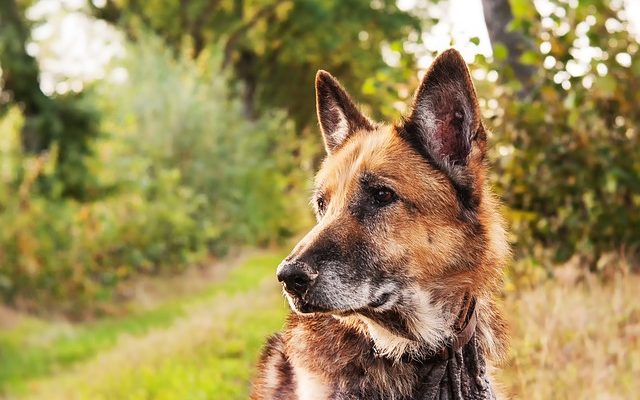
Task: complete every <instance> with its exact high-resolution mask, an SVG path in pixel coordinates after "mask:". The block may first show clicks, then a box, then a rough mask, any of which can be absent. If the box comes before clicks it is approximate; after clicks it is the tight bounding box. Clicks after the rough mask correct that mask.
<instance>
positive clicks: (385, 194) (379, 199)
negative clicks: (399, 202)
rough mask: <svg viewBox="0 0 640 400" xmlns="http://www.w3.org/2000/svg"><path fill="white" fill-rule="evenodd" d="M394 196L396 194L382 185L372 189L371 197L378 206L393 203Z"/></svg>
mask: <svg viewBox="0 0 640 400" xmlns="http://www.w3.org/2000/svg"><path fill="white" fill-rule="evenodd" d="M396 198H397V196H396V194H395V193H394V192H393V190H391V189H388V188H384V187H382V188H375V189H373V199H374V200H375V201H376V203H377V204H378V206H380V207H382V206H386V205H387V204H390V203H393V202H394V201H395V200H396Z"/></svg>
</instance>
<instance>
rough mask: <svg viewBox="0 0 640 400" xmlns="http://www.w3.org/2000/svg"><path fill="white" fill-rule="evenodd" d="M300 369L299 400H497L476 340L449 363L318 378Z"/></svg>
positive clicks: (297, 373)
mask: <svg viewBox="0 0 640 400" xmlns="http://www.w3.org/2000/svg"><path fill="white" fill-rule="evenodd" d="M293 364H294V368H293V370H294V374H295V378H294V380H295V382H296V386H295V387H296V394H295V395H296V397H295V398H296V399H299V400H310V399H314V400H360V399H367V400H387V399H393V400H439V399H447V400H469V399H471V400H495V399H496V396H495V393H494V391H493V389H492V387H491V383H490V381H489V378H488V375H487V372H486V367H485V361H484V359H483V358H482V356H481V355H480V354H478V351H477V343H476V340H475V338H473V340H472V341H471V342H470V343H469V344H468V345H467V346H465V347H464V348H463V349H460V350H458V351H457V352H456V353H455V354H453V356H452V357H451V358H450V359H448V360H437V361H429V362H425V363H421V364H410V365H404V366H403V365H391V366H389V365H385V366H381V365H380V364H378V365H376V364H374V363H370V364H369V365H368V367H367V366H365V365H360V366H355V365H353V366H351V368H343V369H341V370H334V371H329V370H326V371H323V372H312V371H311V370H310V369H308V368H305V367H303V366H302V365H300V364H298V365H295V364H296V363H293Z"/></svg>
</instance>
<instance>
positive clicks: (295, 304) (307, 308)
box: [285, 293, 332, 315]
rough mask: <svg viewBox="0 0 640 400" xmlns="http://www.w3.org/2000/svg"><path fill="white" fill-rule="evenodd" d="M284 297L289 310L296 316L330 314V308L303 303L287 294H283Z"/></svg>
mask: <svg viewBox="0 0 640 400" xmlns="http://www.w3.org/2000/svg"><path fill="white" fill-rule="evenodd" d="M285 297H286V298H287V301H288V302H289V306H290V307H291V310H292V311H293V312H295V313H296V314H300V315H311V314H315V313H330V312H331V311H332V310H331V308H328V307H323V306H320V305H316V304H313V303H310V302H308V301H304V300H302V299H301V298H299V297H297V296H293V295H290V294H289V293H285Z"/></svg>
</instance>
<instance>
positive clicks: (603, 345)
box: [497, 275, 640, 400]
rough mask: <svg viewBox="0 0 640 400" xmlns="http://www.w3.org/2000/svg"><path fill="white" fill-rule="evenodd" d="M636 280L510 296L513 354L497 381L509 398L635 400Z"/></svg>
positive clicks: (638, 365) (639, 317)
mask: <svg viewBox="0 0 640 400" xmlns="http://www.w3.org/2000/svg"><path fill="white" fill-rule="evenodd" d="M639 292H640V277H639V276H633V275H627V276H618V277H616V278H614V279H613V280H612V281H610V282H608V283H607V284H603V283H601V282H599V281H598V280H596V279H595V278H593V277H586V279H583V280H582V281H581V282H579V283H562V282H560V281H557V280H556V281H552V282H547V283H546V284H543V285H542V286H539V287H538V288H536V289H533V290H529V291H525V292H522V293H519V294H514V295H512V296H510V297H509V298H508V299H507V301H506V303H507V304H506V305H507V314H508V315H509V317H510V319H511V323H512V335H511V336H512V341H511V354H510V357H509V359H508V360H507V362H506V363H505V364H504V365H503V366H502V369H501V370H500V371H499V372H498V373H497V378H498V381H500V382H501V383H502V384H503V385H504V389H505V392H506V393H507V394H508V395H509V396H510V397H512V398H520V399H531V400H536V399H634V398H635V399H637V398H639V396H640V293H639Z"/></svg>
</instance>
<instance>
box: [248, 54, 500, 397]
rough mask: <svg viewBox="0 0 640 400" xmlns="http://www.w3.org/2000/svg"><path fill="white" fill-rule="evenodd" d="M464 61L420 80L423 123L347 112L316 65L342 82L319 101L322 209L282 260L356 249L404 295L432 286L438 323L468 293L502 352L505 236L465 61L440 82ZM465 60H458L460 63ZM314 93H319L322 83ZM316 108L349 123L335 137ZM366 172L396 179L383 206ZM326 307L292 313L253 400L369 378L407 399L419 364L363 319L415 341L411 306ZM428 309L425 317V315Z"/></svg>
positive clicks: (363, 383) (482, 333)
mask: <svg viewBox="0 0 640 400" xmlns="http://www.w3.org/2000/svg"><path fill="white" fill-rule="evenodd" d="M460 60H461V58H460V57H459V55H457V53H456V54H445V55H443V56H441V57H440V58H439V59H438V60H437V61H436V62H435V63H434V66H432V68H431V71H430V72H428V73H427V75H426V76H427V77H426V78H425V80H424V81H423V84H422V85H421V88H420V89H419V90H418V94H417V96H416V104H415V105H414V107H415V108H414V110H418V109H419V107H435V108H434V109H435V110H436V112H435V116H436V118H435V121H436V122H435V125H434V126H433V129H432V128H431V127H429V128H428V129H425V128H424V127H422V128H420V127H419V124H422V123H428V122H424V121H429V115H426V116H424V118H423V119H422V120H421V119H420V118H421V116H418V115H415V114H416V113H418V112H419V110H418V111H414V112H413V113H412V115H411V116H410V117H409V119H408V120H407V121H404V122H402V123H399V124H396V125H376V124H374V123H371V122H370V121H369V120H368V119H367V118H366V117H364V116H363V117H362V118H360V117H355V118H354V117H353V113H354V112H355V111H354V110H355V108H354V106H353V103H351V101H350V99H349V98H348V96H347V97H345V96H346V94H343V91H341V87H340V86H339V85H338V84H337V82H335V81H334V80H330V82H329V83H327V82H326V80H327V79H329V78H328V77H325V76H321V75H320V74H319V77H318V83H317V90H319V91H320V92H321V91H322V88H323V86H324V87H326V86H328V87H330V88H331V90H333V91H335V90H338V92H337V93H339V96H337V97H331V96H329V97H328V98H326V99H325V101H324V102H325V103H328V104H329V105H328V106H327V105H326V104H325V105H324V106H322V105H321V104H320V100H319V118H320V122H321V126H322V127H323V130H324V133H325V143H326V144H327V150H328V152H329V156H328V157H327V158H326V159H325V161H324V162H323V164H322V167H321V169H320V171H319V172H318V174H317V177H316V181H315V182H316V199H321V201H320V200H319V201H317V202H316V203H317V204H318V207H317V208H323V209H317V210H316V211H317V213H318V215H319V216H318V224H317V225H316V226H315V227H314V228H313V229H312V230H311V232H309V234H307V235H306V236H305V237H304V238H303V239H302V241H301V242H300V243H299V244H298V245H297V246H296V248H295V249H294V250H293V251H292V253H291V255H290V256H289V257H287V259H286V260H285V262H292V260H305V261H304V262H306V263H309V264H313V263H314V262H316V263H319V262H320V261H317V260H319V259H322V260H324V258H323V257H329V258H331V259H332V260H333V259H334V258H338V259H341V257H342V258H345V257H347V255H349V254H352V253H354V252H362V253H363V254H364V255H363V256H362V257H365V258H366V259H367V260H371V261H370V262H371V264H372V265H375V266H376V274H379V275H380V276H382V277H392V279H394V282H400V283H398V285H400V286H399V287H400V289H398V292H399V294H398V296H400V298H401V299H408V298H410V294H408V293H409V290H410V288H416V287H417V288H420V291H421V292H420V293H429V294H430V300H429V301H430V302H431V303H433V304H437V306H436V305H434V307H436V308H435V309H437V310H440V311H442V313H443V315H444V316H445V319H444V320H443V321H446V322H441V323H443V324H444V323H446V324H450V325H453V324H455V323H456V322H457V321H455V318H453V319H452V317H451V316H456V315H458V314H459V313H460V309H461V307H462V306H463V302H464V299H465V298H466V296H468V295H471V296H474V297H475V298H476V299H477V315H478V327H477V331H476V337H477V341H478V344H479V348H480V349H481V352H482V354H483V355H484V356H486V357H488V358H490V359H494V360H496V359H499V358H500V357H501V356H502V355H503V354H504V351H505V348H506V341H507V340H506V339H507V327H506V323H505V321H504V318H503V317H502V314H501V312H500V309H499V308H498V307H497V305H496V302H495V294H496V291H497V289H498V286H499V284H500V279H501V270H502V267H503V264H504V262H505V260H506V259H507V257H508V246H507V244H506V238H505V231H504V228H503V221H502V218H501V216H500V214H499V211H498V210H499V204H498V202H497V200H496V199H495V198H494V197H493V195H492V194H491V191H490V189H489V186H488V184H487V182H486V175H487V167H486V165H485V164H486V163H485V149H486V142H485V140H486V133H485V130H484V127H483V126H482V123H481V121H480V118H479V112H478V110H477V107H478V106H477V100H476V97H475V91H474V89H473V85H472V82H471V79H470V77H469V74H468V72H466V73H463V74H462V78H461V79H458V80H456V81H455V82H453V81H452V82H453V83H451V84H450V85H451V86H450V87H448V86H447V85H449V83H448V81H449V80H450V78H448V76H447V74H445V73H443V72H447V68H448V69H456V68H460V65H459V63H460ZM438 63H440V64H438ZM447 63H449V64H451V65H449V64H447ZM456 63H457V64H456ZM443 68H444V71H443V70H442V69H443ZM463 68H464V71H466V66H464V67H463ZM454 72H457V71H454ZM336 85H337V86H336ZM454 85H457V86H455V87H454ZM335 87H337V88H338V89H335ZM450 93H453V95H454V96H455V95H456V94H455V93H458V94H459V93H462V95H461V96H463V98H464V99H466V98H468V99H469V100H470V101H469V102H468V103H464V104H463V103H460V106H459V108H456V107H458V106H457V105H456V104H458V103H456V102H455V101H450V98H449V97H447V96H450V95H451V94H450ZM429 96H431V97H429ZM318 97H319V98H323V95H322V93H319V95H318ZM335 98H337V100H334V99H335ZM332 101H334V102H335V101H337V103H336V104H333V103H331V102H332ZM421 101H424V102H425V104H421ZM341 104H346V109H347V112H344V111H342V112H338V111H336V110H340V108H339V107H341ZM323 107H329V108H328V110H329V112H332V113H333V114H329V115H328V116H327V115H324V120H325V122H326V121H329V122H330V124H331V125H330V127H329V128H332V129H340V127H342V128H343V129H346V130H345V131H341V132H338V134H337V136H336V137H331V134H332V132H331V131H330V129H326V127H327V125H326V123H325V124H324V125H323V111H326V110H325V109H323ZM335 107H338V108H335ZM465 107H466V108H465ZM344 109H345V108H344V107H343V108H342V110H344ZM469 110H471V111H469ZM438 113H441V114H438ZM345 115H351V117H350V118H351V119H352V120H353V119H355V121H356V123H348V124H343V125H340V124H341V120H340V118H341V117H345ZM460 115H462V117H460ZM347 117H348V116H347ZM470 117H471V118H470ZM345 118H346V117H345ZM458 119H460V120H461V121H462V122H460V123H468V124H469V128H468V131H469V132H471V134H472V136H470V138H465V137H462V136H460V135H456V134H452V133H451V132H452V130H456V132H458V131H460V132H462V131H463V130H464V129H463V128H458V126H461V125H459V124H460V123H459V122H458ZM411 124H414V125H411ZM416 127H417V128H416ZM416 129H422V132H427V133H428V132H432V133H431V134H430V136H429V135H427V136H428V137H427V138H418V139H415V138H413V139H412V138H408V135H411V134H412V131H415V130H416ZM413 134H414V135H415V133H413ZM339 139H342V140H339ZM429 140H433V141H436V144H431V142H429ZM465 140H467V141H468V143H466V144H465V143H464V141H465ZM416 143H418V145H416ZM421 145H423V146H424V147H420V146H421ZM466 145H468V148H467V149H465V146H466ZM369 177H371V178H369ZM366 179H371V180H372V181H374V182H373V183H372V185H373V186H374V187H375V185H384V187H390V188H392V189H393V191H394V193H395V194H396V195H397V198H398V199H397V200H396V201H395V202H393V203H391V204H390V205H388V206H385V208H384V209H383V210H382V211H380V210H378V209H377V208H376V209H374V210H373V211H370V210H369V209H368V208H367V207H368V206H367V205H366V204H368V203H367V201H368V200H367V201H363V200H359V199H361V198H362V197H363V196H366V191H367V189H363V187H366V185H367V184H368V183H366V182H365V183H363V181H364V180H366ZM374 190H376V189H374ZM363 193H365V194H363ZM362 204H365V205H362ZM320 206H322V207H320ZM320 248H322V249H323V250H322V251H320V250H318V249H320ZM327 249H328V250H327ZM309 254H311V255H309ZM327 254H329V255H327ZM305 257H306V258H305ZM309 260H311V261H309ZM350 262H351V263H353V262H352V261H345V263H346V264H349V263H350ZM314 268H316V269H318V268H319V267H315V266H314ZM372 268H373V267H372ZM320 274H322V272H320ZM354 274H356V273H355V272H354ZM364 275H366V274H364V273H363V276H364ZM358 279H360V278H358ZM362 279H364V280H365V281H366V279H368V278H367V277H366V276H364V277H363V278H362ZM381 279H383V278H381ZM384 279H386V278H384ZM390 279H391V278H390ZM366 282H368V281H366ZM354 287H358V286H354ZM329 293H332V292H330V291H329ZM326 296H329V295H326ZM289 297H290V301H291V302H292V305H294V307H298V306H299V304H302V303H301V302H302V301H303V300H301V299H298V300H297V299H295V298H294V299H291V297H292V296H289ZM297 301H299V302H300V303H296V302H297ZM323 307H324V308H325V309H322V310H320V311H322V312H315V313H308V314H304V315H299V314H297V313H294V314H292V315H291V316H290V317H289V320H288V323H287V327H286V328H285V330H284V332H283V333H282V334H281V335H278V336H275V337H274V338H273V339H271V340H270V341H269V343H268V344H267V346H266V347H265V351H264V353H263V356H262V359H261V362H260V365H259V367H258V377H257V379H256V381H255V384H254V389H253V394H252V399H256V400H257V399H297V398H299V397H300V398H318V399H320V398H323V397H331V396H335V397H339V396H338V395H337V394H338V393H365V389H367V388H374V393H380V394H381V396H382V397H381V398H398V399H400V398H408V396H410V395H411V393H412V390H413V388H414V387H415V386H416V383H417V379H418V378H417V373H416V371H417V366H416V364H415V363H412V362H404V361H399V360H398V359H397V358H394V357H384V356H380V355H379V354H377V353H376V351H374V347H375V346H376V345H375V344H374V341H373V340H372V336H371V335H372V333H371V330H370V328H371V327H370V325H371V324H372V323H371V322H370V321H376V324H377V325H376V326H378V325H379V326H382V327H384V329H385V330H386V331H389V332H392V333H393V332H401V333H399V336H403V337H405V338H409V339H411V340H415V341H417V342H419V341H420V340H421V339H420V337H419V335H417V334H416V333H415V329H413V330H412V329H411V328H410V327H411V326H412V324H414V325H418V324H419V323H418V322H416V320H415V318H416V316H409V317H408V316H407V315H405V314H403V313H402V312H401V311H398V312H397V313H395V311H394V310H389V311H384V312H382V311H376V310H375V307H373V306H372V307H368V306H365V307H360V306H358V307H357V309H356V310H353V311H349V310H343V309H340V307H337V309H336V310H333V309H332V307H327V306H323ZM414 308H417V306H416V307H414ZM298 311H299V310H298ZM394 313H395V314H394ZM418 317H419V316H418ZM424 317H425V318H427V320H428V321H430V320H429V319H428V318H430V317H432V316H424ZM376 319H377V320H376ZM367 321H369V322H367ZM434 321H439V320H434ZM420 323H423V322H420ZM431 323H436V322H431ZM442 329H445V330H446V329H451V326H449V327H442ZM412 332H413V333H412ZM447 332H449V331H447ZM412 334H413V336H412ZM385 335H386V334H385ZM432 350H437V349H432ZM297 371H301V372H297ZM309 377H312V378H309ZM309 379H310V380H309ZM307 381H308V382H311V383H305V384H306V385H307V386H308V389H307V390H311V391H313V390H316V389H315V388H312V387H311V386H313V385H316V384H317V388H319V389H317V392H315V393H316V395H317V397H315V396H316V395H312V394H309V395H308V396H307V397H304V396H305V394H304V393H302V392H304V388H300V385H301V384H302V382H307ZM367 390H369V389H367ZM382 394H384V396H383V395H382ZM297 396H299V397H297ZM344 398H349V397H348V396H346V397H344Z"/></svg>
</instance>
